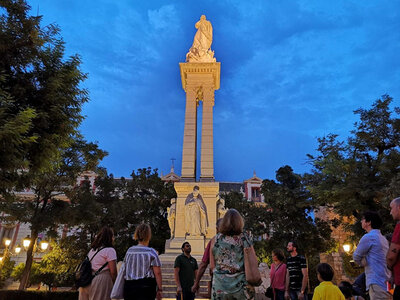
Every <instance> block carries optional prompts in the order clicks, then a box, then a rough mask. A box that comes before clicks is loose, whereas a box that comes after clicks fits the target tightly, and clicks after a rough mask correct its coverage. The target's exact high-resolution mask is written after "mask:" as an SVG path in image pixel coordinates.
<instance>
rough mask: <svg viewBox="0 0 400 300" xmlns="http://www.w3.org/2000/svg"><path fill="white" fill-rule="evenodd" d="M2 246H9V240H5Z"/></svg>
mask: <svg viewBox="0 0 400 300" xmlns="http://www.w3.org/2000/svg"><path fill="white" fill-rule="evenodd" d="M4 244H5V245H6V247H8V246H10V245H11V240H10V239H5V240H4Z"/></svg>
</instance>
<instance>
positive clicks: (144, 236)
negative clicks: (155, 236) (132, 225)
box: [133, 223, 151, 244]
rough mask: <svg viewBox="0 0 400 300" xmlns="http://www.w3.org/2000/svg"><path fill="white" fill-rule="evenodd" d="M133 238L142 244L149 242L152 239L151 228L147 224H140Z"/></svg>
mask: <svg viewBox="0 0 400 300" xmlns="http://www.w3.org/2000/svg"><path fill="white" fill-rule="evenodd" d="M133 238H134V239H135V240H136V241H138V242H139V243H141V244H148V243H149V241H150V239H151V228H150V226H149V225H147V224H144V223H143V224H140V225H139V226H138V227H136V230H135V233H134V235H133Z"/></svg>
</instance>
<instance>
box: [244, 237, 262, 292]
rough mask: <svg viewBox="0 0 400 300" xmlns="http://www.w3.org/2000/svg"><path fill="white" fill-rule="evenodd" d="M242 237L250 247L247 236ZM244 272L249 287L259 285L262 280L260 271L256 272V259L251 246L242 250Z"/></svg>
mask: <svg viewBox="0 0 400 300" xmlns="http://www.w3.org/2000/svg"><path fill="white" fill-rule="evenodd" d="M244 236H245V238H246V240H247V243H248V244H249V245H251V244H250V242H249V240H248V239H247V236H246V235H244ZM244 271H245V275H246V281H247V283H248V284H250V285H251V286H260V285H261V283H262V279H261V274H260V271H259V270H258V259H257V256H256V252H255V251H254V248H253V246H250V247H246V248H244Z"/></svg>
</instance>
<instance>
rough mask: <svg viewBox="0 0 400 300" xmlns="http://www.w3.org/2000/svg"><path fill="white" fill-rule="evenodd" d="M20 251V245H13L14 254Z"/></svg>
mask: <svg viewBox="0 0 400 300" xmlns="http://www.w3.org/2000/svg"><path fill="white" fill-rule="evenodd" d="M20 252H21V247H20V246H18V245H17V246H16V247H15V253H16V254H19V253H20Z"/></svg>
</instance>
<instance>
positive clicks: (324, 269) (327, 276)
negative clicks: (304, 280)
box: [317, 263, 334, 281]
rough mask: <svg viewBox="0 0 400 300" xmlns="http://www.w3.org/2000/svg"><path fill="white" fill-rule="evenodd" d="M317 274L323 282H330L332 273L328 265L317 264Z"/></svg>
mask: <svg viewBox="0 0 400 300" xmlns="http://www.w3.org/2000/svg"><path fill="white" fill-rule="evenodd" d="M317 272H318V274H319V276H321V278H322V279H323V280H324V281H332V279H333V275H334V272H333V269H332V267H331V266H330V265H329V264H326V263H321V264H318V266H317Z"/></svg>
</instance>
